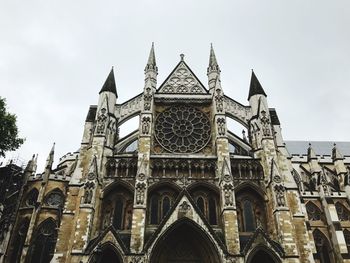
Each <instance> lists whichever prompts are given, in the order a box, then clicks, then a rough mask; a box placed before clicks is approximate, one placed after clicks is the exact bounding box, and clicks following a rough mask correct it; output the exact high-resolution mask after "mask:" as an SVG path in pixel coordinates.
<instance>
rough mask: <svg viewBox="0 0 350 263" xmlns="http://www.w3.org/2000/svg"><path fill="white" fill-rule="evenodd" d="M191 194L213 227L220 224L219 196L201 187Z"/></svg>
mask: <svg viewBox="0 0 350 263" xmlns="http://www.w3.org/2000/svg"><path fill="white" fill-rule="evenodd" d="M191 194H192V196H193V198H194V200H195V202H196V204H197V207H198V209H199V210H200V211H201V212H202V214H203V215H204V216H205V217H206V219H207V220H208V221H209V224H211V225H217V224H218V200H219V198H218V195H217V194H216V193H215V192H214V191H212V190H210V189H203V187H199V188H197V189H195V190H193V191H191Z"/></svg>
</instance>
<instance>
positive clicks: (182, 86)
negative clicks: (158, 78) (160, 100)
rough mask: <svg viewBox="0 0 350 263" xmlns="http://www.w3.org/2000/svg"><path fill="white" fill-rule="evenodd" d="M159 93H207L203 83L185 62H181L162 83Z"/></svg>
mask: <svg viewBox="0 0 350 263" xmlns="http://www.w3.org/2000/svg"><path fill="white" fill-rule="evenodd" d="M159 93H205V94H206V93H207V91H206V90H205V88H204V87H203V86H202V84H201V83H200V82H199V81H198V79H197V78H196V77H195V76H194V75H193V74H192V72H191V70H190V69H189V68H188V67H187V65H186V64H185V63H184V62H181V63H180V64H179V65H178V66H177V68H176V69H175V71H174V72H173V73H172V74H171V75H170V76H169V77H168V80H167V81H166V82H165V83H164V84H163V85H162V87H161V88H160V90H159Z"/></svg>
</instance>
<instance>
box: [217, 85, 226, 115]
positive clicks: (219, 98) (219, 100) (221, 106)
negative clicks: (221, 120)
mask: <svg viewBox="0 0 350 263" xmlns="http://www.w3.org/2000/svg"><path fill="white" fill-rule="evenodd" d="M215 102H216V110H217V112H222V111H223V110H224V97H223V96H222V93H221V90H220V89H217V90H216V95H215Z"/></svg>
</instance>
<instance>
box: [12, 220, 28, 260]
mask: <svg viewBox="0 0 350 263" xmlns="http://www.w3.org/2000/svg"><path fill="white" fill-rule="evenodd" d="M28 227H29V218H25V219H23V220H22V221H21V222H20V224H19V226H18V230H17V232H16V237H15V241H14V243H13V246H12V247H13V250H12V253H11V259H10V262H13V263H17V262H20V260H21V255H22V250H23V245H24V242H25V240H26V236H27V231H28Z"/></svg>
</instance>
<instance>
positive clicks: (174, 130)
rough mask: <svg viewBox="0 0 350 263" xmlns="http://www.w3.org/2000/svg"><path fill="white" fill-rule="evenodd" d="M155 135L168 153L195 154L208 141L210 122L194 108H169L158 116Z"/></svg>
mask: <svg viewBox="0 0 350 263" xmlns="http://www.w3.org/2000/svg"><path fill="white" fill-rule="evenodd" d="M155 135H156V139H157V141H158V142H159V144H160V145H162V146H163V147H164V148H165V149H166V150H167V151H169V152H179V153H195V152H198V151H199V150H201V149H202V148H204V147H205V146H206V145H207V144H208V142H209V140H210V121H209V119H208V117H207V116H206V115H205V114H204V113H203V112H201V111H199V110H197V109H196V108H193V107H189V106H175V107H171V108H169V109H167V110H165V111H163V112H162V113H160V114H159V115H158V117H157V119H156V125H155Z"/></svg>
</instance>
